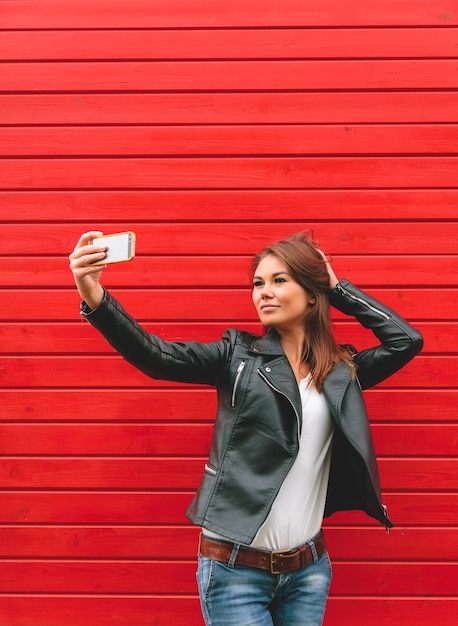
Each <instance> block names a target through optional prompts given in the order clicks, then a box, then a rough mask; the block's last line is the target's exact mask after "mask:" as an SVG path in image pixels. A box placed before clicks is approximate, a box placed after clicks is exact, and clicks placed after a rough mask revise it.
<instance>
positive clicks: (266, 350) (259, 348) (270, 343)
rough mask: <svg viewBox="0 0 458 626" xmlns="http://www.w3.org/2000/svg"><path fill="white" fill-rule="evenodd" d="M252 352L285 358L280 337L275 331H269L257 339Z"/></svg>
mask: <svg viewBox="0 0 458 626" xmlns="http://www.w3.org/2000/svg"><path fill="white" fill-rule="evenodd" d="M250 352H256V353H258V354H259V353H260V354H272V355H276V356H279V355H281V356H285V352H284V350H283V347H282V345H281V342H280V335H279V334H278V333H277V331H276V330H273V329H271V330H269V331H268V333H267V334H266V335H264V336H263V337H256V339H255V340H254V341H253V343H252V344H251V346H250Z"/></svg>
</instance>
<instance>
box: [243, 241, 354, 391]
mask: <svg viewBox="0 0 458 626" xmlns="http://www.w3.org/2000/svg"><path fill="white" fill-rule="evenodd" d="M317 248H318V245H317V244H316V243H315V242H314V241H313V239H312V237H311V236H310V235H309V233H307V232H299V233H295V234H293V235H291V236H290V237H288V238H287V239H283V240H281V241H277V242H276V243H273V244H271V245H269V246H267V247H266V248H264V250H262V251H261V252H260V253H259V254H257V255H256V256H255V258H254V259H253V265H252V274H253V275H254V274H255V271H256V268H257V267H258V265H259V263H260V262H261V261H262V259H264V257H266V256H267V255H269V254H272V255H274V256H276V257H277V258H279V259H280V260H281V261H282V262H283V263H284V264H285V265H286V266H287V268H288V270H289V272H290V274H291V276H292V278H293V279H294V280H295V281H296V282H297V283H298V284H299V285H301V287H302V288H303V289H305V291H306V292H307V293H308V294H310V295H312V296H314V297H315V303H314V304H313V306H311V307H309V308H308V310H307V312H306V313H304V327H305V329H306V336H305V341H304V347H303V356H302V358H303V360H304V361H306V362H307V363H308V364H309V366H310V373H311V376H312V380H313V382H314V384H315V386H316V388H317V389H318V391H321V390H322V387H323V381H324V379H325V378H326V376H327V375H328V374H329V372H330V371H331V370H332V369H333V368H334V365H336V364H337V363H338V362H339V361H345V362H346V363H347V365H349V366H350V367H351V368H352V370H353V372H354V366H353V362H352V358H351V349H350V348H349V347H347V346H341V345H339V344H337V342H336V340H335V339H334V335H333V332H332V327H331V314H330V306H329V298H328V294H329V291H330V284H329V274H328V271H327V269H326V263H325V261H324V259H323V257H322V255H321V254H320V252H319V251H318V250H317Z"/></svg>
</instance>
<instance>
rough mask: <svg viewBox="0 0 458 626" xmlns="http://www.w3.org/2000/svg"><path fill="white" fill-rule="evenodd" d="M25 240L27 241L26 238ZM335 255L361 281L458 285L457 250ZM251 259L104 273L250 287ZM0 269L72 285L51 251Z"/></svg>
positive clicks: (17, 279) (339, 268) (121, 282)
mask: <svg viewBox="0 0 458 626" xmlns="http://www.w3.org/2000/svg"><path fill="white" fill-rule="evenodd" d="M187 228H188V229H189V230H190V227H187ZM320 230H321V228H320ZM444 230H446V226H445V227H444ZM23 243H24V244H27V239H25V238H24V240H23ZM406 243H407V242H406ZM16 245H17V244H16ZM396 247H397V246H396ZM415 247H416V246H415ZM425 247H426V246H425ZM332 259H333V260H332V265H333V268H334V271H335V272H336V274H337V275H338V276H348V277H351V281H352V282H353V283H354V284H356V285H358V286H360V287H364V286H366V285H368V286H375V285H377V286H385V285H387V284H389V285H390V286H391V287H395V286H399V287H413V286H423V287H425V286H426V285H429V286H431V287H439V286H445V287H456V286H458V256H457V255H451V254H450V255H434V256H432V255H429V254H425V255H424V256H420V255H408V256H395V255H392V254H389V255H374V256H363V255H361V256H347V255H345V256H343V255H342V256H337V255H332ZM251 261H252V257H248V256H247V257H230V256H192V257H191V256H186V257H181V256H142V257H141V259H138V261H137V262H136V263H126V264H124V265H122V266H121V265H119V266H118V267H116V268H115V269H114V270H113V271H111V270H109V271H108V272H107V273H106V274H105V275H104V276H106V277H107V279H108V281H109V284H110V286H112V287H128V286H129V285H136V286H138V287H149V288H152V287H170V286H172V285H173V286H174V287H196V286H198V287H214V286H220V287H221V286H223V285H224V286H227V287H246V288H250V286H251V285H250V283H251V280H250V278H251V277H250V271H249V270H250V267H251ZM139 266H140V267H139ZM0 275H1V276H2V285H3V286H4V287H23V288H24V289H30V288H44V287H47V286H49V285H53V286H54V287H68V285H69V277H70V273H69V268H68V265H67V264H64V263H62V259H61V258H58V259H56V258H55V257H53V256H49V257H43V256H8V257H0ZM0 332H1V330H0ZM447 332H450V331H447ZM451 332H452V333H453V330H452V331H451ZM0 350H1V347H0Z"/></svg>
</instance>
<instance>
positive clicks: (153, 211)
mask: <svg viewBox="0 0 458 626" xmlns="http://www.w3.org/2000/svg"><path fill="white" fill-rule="evenodd" d="M457 106H458V101H457ZM457 205H458V190H457V189H452V188H451V189H422V190H421V192H419V191H418V190H416V189H397V190H393V189H385V190H381V189H377V190H373V189H358V190H352V189H347V190H335V189H313V190H298V189H295V190H254V189H252V190H243V191H236V190H224V191H220V190H204V191H191V190H187V191H175V190H170V191H160V190H158V191H146V190H144V191H138V190H135V189H131V190H127V191H110V190H105V191H85V190H81V191H80V190H74V191H72V190H56V191H37V190H35V191H1V190H0V219H1V220H3V221H7V222H14V223H16V224H17V227H19V225H20V224H23V223H24V222H34V224H39V223H43V222H47V223H49V222H53V221H56V222H58V223H59V224H62V225H65V228H66V229H67V230H69V229H71V234H72V233H74V234H75V235H76V234H77V232H79V231H77V230H76V228H75V227H74V224H75V222H76V221H80V222H85V223H87V224H90V223H96V222H102V223H105V224H107V227H108V225H109V226H110V228H114V226H112V224H116V226H118V225H120V224H125V223H126V209H128V211H129V224H132V223H134V222H142V221H146V220H152V221H165V222H167V223H171V222H174V221H191V222H192V223H195V222H196V220H197V221H198V222H205V221H210V222H212V223H219V222H227V221H234V220H235V221H239V222H240V221H241V222H247V221H253V220H259V221H258V223H257V224H256V230H257V229H258V228H262V227H263V224H264V223H265V222H269V221H272V220H273V221H277V222H278V221H280V222H283V221H284V220H288V221H289V222H290V223H291V228H292V229H293V228H296V224H297V227H298V228H308V227H309V222H314V223H315V229H316V233H319V232H320V230H321V228H322V224H323V222H324V223H325V222H326V221H328V220H332V221H334V222H339V221H341V220H351V222H355V221H361V220H363V221H365V220H377V221H380V220H389V221H393V220H396V226H397V225H398V223H402V221H403V220H412V221H413V222H417V221H423V220H429V221H430V222H431V221H436V220H437V221H439V220H450V219H453V220H454V219H455V218H456V207H457ZM171 216H173V220H172V219H171ZM298 216H299V218H300V219H299V220H298ZM68 223H70V226H69V224H68ZM275 228H276V229H278V224H277V225H276V226H275ZM81 229H82V226H81ZM62 232H63V231H62ZM275 232H276V231H275V230H274V229H272V235H273V236H275ZM61 236H63V235H62V233H61ZM65 241H67V240H65ZM54 243H55V244H56V243H57V244H58V242H54ZM68 243H70V241H69V240H68ZM394 243H395V242H394V241H393V239H392V240H391V241H390V246H392V245H394ZM423 243H424V245H426V243H429V242H428V240H426V241H424V242H423ZM334 252H335V251H334ZM384 252H385V253H386V252H387V250H386V249H385V250H384Z"/></svg>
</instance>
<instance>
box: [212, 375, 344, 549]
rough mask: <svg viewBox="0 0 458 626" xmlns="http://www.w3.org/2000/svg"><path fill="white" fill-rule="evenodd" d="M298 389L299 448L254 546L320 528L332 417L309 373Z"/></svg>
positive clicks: (294, 539)
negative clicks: (300, 422)
mask: <svg viewBox="0 0 458 626" xmlns="http://www.w3.org/2000/svg"><path fill="white" fill-rule="evenodd" d="M309 381H310V382H309ZM299 391H300V395H301V401H302V431H301V435H300V440H299V452H298V455H297V457H296V460H295V461H294V464H293V466H292V468H291V469H290V471H289V473H288V475H287V476H286V478H285V480H284V481H283V484H282V486H281V488H280V491H279V492H278V494H277V497H276V498H275V501H274V503H273V505H272V508H271V510H270V512H269V515H268V517H267V519H266V521H265V522H264V524H263V525H262V526H261V528H260V529H259V531H258V533H257V535H256V537H255V538H254V541H253V542H252V544H251V546H253V547H255V548H261V549H264V550H288V549H290V548H295V547H297V546H300V545H303V544H304V543H305V542H306V541H308V540H309V539H311V538H312V537H314V536H315V535H316V534H318V533H319V531H320V529H321V524H322V521H323V514H324V507H325V503H326V494H327V488H328V480H329V469H330V465H331V449H332V438H333V434H334V421H333V419H332V416H331V414H330V412H329V409H328V406H327V404H326V400H325V399H324V396H323V395H322V394H321V393H319V392H318V391H317V390H316V387H315V385H313V383H312V382H311V380H310V374H309V376H307V378H303V379H302V380H301V381H300V383H299ZM205 534H208V535H209V536H211V537H217V538H221V539H224V537H221V536H220V535H217V534H216V533H213V532H209V531H208V530H205Z"/></svg>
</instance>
